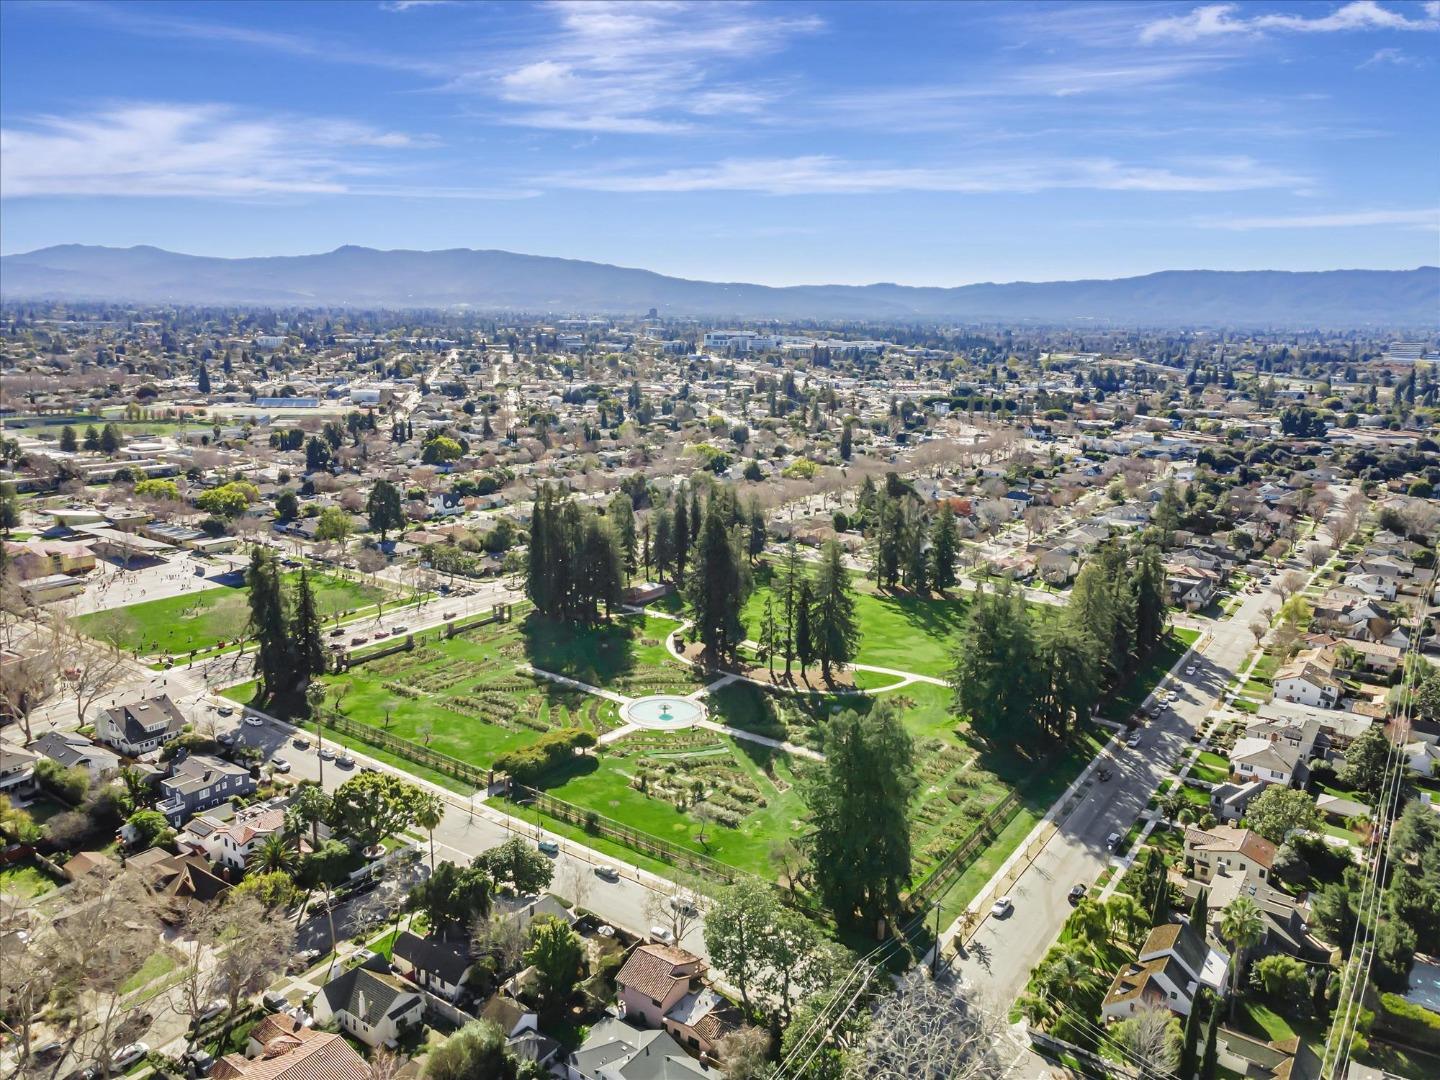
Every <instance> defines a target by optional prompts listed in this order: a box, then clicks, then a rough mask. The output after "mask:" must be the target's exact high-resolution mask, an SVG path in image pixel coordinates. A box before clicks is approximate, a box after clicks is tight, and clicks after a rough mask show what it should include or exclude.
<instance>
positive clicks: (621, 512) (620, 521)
mask: <svg viewBox="0 0 1440 1080" xmlns="http://www.w3.org/2000/svg"><path fill="white" fill-rule="evenodd" d="M606 513H607V515H608V516H609V518H610V521H611V523H612V524H613V526H614V528H615V538H616V540H617V541H618V542H619V544H620V554H621V559H622V564H623V566H624V568H625V575H626V577H627V578H628V577H629V576H630V575H631V574H633V573H635V568H636V565H637V563H636V560H635V554H636V542H637V541H636V535H635V504H634V503H633V502H631V501H630V496H629V495H627V494H626V493H625V492H623V491H620V492H617V493H616V494H615V497H614V498H613V499H611V500H610V505H609V507H608V509H607V511H606Z"/></svg>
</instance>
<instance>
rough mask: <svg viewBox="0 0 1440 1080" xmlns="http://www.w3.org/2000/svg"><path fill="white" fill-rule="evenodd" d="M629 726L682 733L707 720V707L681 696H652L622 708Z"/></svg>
mask: <svg viewBox="0 0 1440 1080" xmlns="http://www.w3.org/2000/svg"><path fill="white" fill-rule="evenodd" d="M620 717H621V719H622V720H624V721H625V722H626V723H627V724H634V725H635V726H636V727H642V728H650V729H652V730H655V731H681V730H683V729H685V728H688V727H694V726H695V724H697V723H698V722H699V721H701V720H704V719H705V706H704V705H701V704H700V703H699V702H698V701H691V700H690V699H689V698H687V697H681V696H680V695H679V694H651V695H650V696H649V697H642V698H636V699H635V700H634V701H632V702H630V703H629V704H627V705H622V706H621V707H620Z"/></svg>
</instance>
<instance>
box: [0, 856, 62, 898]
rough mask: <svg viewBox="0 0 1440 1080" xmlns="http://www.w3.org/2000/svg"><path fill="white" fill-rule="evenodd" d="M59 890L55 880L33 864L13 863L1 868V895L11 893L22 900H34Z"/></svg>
mask: <svg viewBox="0 0 1440 1080" xmlns="http://www.w3.org/2000/svg"><path fill="white" fill-rule="evenodd" d="M57 888H59V886H58V885H57V884H56V882H55V879H54V878H52V877H51V876H50V875H49V874H47V873H45V871H44V870H41V869H40V867H39V866H37V865H36V864H35V863H33V862H18V863H11V864H10V865H9V866H6V867H0V893H9V894H10V895H12V896H17V897H19V898H20V899H21V900H32V899H34V898H35V897H37V896H43V895H44V894H45V893H48V892H52V891H53V890H55V889H57Z"/></svg>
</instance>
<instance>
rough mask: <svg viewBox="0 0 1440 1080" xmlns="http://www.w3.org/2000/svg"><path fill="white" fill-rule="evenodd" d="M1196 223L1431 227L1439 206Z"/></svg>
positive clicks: (1439, 224)
mask: <svg viewBox="0 0 1440 1080" xmlns="http://www.w3.org/2000/svg"><path fill="white" fill-rule="evenodd" d="M1200 224H1203V225H1206V226H1209V227H1211V228H1216V229H1234V230H1237V231H1241V232H1248V231H1250V230H1252V229H1359V228H1380V227H1384V226H1398V227H1402V228H1413V229H1424V230H1427V231H1428V230H1433V229H1437V228H1440V209H1437V208H1435V207H1431V208H1428V209H1422V210H1345V211H1339V212H1336V213H1330V214H1289V215H1286V214H1281V215H1277V216H1262V217H1230V218H1209V219H1205V220H1203V221H1202V222H1200Z"/></svg>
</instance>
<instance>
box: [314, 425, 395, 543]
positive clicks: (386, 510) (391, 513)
mask: <svg viewBox="0 0 1440 1080" xmlns="http://www.w3.org/2000/svg"><path fill="white" fill-rule="evenodd" d="M312 441H313V440H312ZM365 513H366V515H367V516H368V517H369V519H370V528H371V530H372V531H373V532H378V533H379V534H380V542H381V543H382V544H383V543H384V542H385V539H386V537H388V536H389V534H390V532H391V531H392V530H394V529H400V528H403V527H404V525H405V511H404V509H403V508H402V507H401V505H400V489H399V488H397V487H396V486H395V485H394V484H392V483H391V482H390V481H389V480H376V481H375V486H374V487H372V488H371V489H370V496H369V498H368V499H366V501H365Z"/></svg>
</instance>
